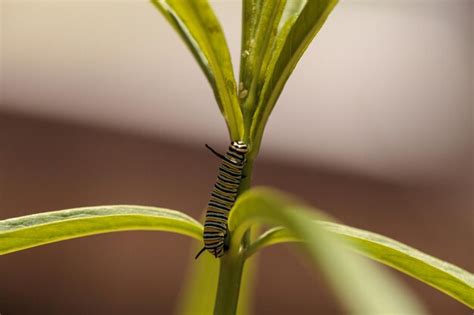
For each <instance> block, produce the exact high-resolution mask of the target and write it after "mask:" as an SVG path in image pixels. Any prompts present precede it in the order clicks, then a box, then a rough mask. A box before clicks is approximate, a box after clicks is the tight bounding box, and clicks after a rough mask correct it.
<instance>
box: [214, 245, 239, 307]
mask: <svg viewBox="0 0 474 315" xmlns="http://www.w3.org/2000/svg"><path fill="white" fill-rule="evenodd" d="M244 263H245V259H244V258H243V256H242V255H240V254H237V255H234V254H233V253H228V254H227V255H224V257H222V258H221V264H220V270H219V282H218V286H217V295H216V304H215V307H214V314H215V315H233V314H236V313H237V306H238V304H239V293H240V284H241V282H242V275H243V270H244Z"/></svg>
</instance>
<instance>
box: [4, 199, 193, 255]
mask: <svg viewBox="0 0 474 315" xmlns="http://www.w3.org/2000/svg"><path fill="white" fill-rule="evenodd" d="M131 230H154V231H167V232H175V233H179V234H183V235H187V236H190V237H192V238H195V239H197V240H201V239H202V225H201V224H200V223H199V222H197V221H196V220H194V219H193V218H191V217H189V216H187V215H186V214H184V213H181V212H178V211H174V210H168V209H163V208H155V207H143V206H126V205H119V206H97V207H86V208H76V209H69V210H60V211H53V212H44V213H39V214H33V215H28V216H24V217H19V218H13V219H8V220H4V221H0V255H3V254H8V253H13V252H16V251H19V250H22V249H27V248H31V247H35V246H39V245H43V244H48V243H53V242H59V241H63V240H68V239H73V238H78V237H83V236H88V235H94V234H101V233H109V232H118V231H131Z"/></svg>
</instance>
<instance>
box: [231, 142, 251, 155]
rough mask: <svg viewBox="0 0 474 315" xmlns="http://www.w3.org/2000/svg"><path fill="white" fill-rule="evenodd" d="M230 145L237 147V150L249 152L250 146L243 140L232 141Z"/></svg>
mask: <svg viewBox="0 0 474 315" xmlns="http://www.w3.org/2000/svg"><path fill="white" fill-rule="evenodd" d="M230 146H231V147H232V148H233V149H235V150H236V151H237V152H240V153H243V154H245V153H247V152H248V151H249V147H248V145H247V144H246V143H245V142H243V141H240V140H239V141H232V143H231V144H230Z"/></svg>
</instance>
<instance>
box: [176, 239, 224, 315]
mask: <svg viewBox="0 0 474 315" xmlns="http://www.w3.org/2000/svg"><path fill="white" fill-rule="evenodd" d="M201 237H202V236H201ZM201 248H202V244H200V246H199V247H195V248H194V251H193V252H192V253H193V256H194V255H196V253H197V252H198V251H199V250H200V249H201ZM218 277H219V259H216V258H215V257H214V256H212V255H211V254H209V253H208V252H207V251H205V252H204V253H203V254H202V255H201V256H200V257H199V259H197V260H194V259H193V260H192V261H191V263H190V265H189V267H188V272H187V277H186V278H185V279H186V283H185V284H184V287H183V289H182V291H181V292H182V293H181V296H180V298H179V303H178V309H177V312H176V314H182V315H188V314H213V312H214V304H215V302H216V292H217V281H218Z"/></svg>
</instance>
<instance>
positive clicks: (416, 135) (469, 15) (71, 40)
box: [0, 0, 474, 180]
mask: <svg viewBox="0 0 474 315" xmlns="http://www.w3.org/2000/svg"><path fill="white" fill-rule="evenodd" d="M213 5H214V7H215V9H216V11H217V13H218V15H219V17H220V19H221V22H222V24H223V26H224V29H225V32H226V35H227V37H228V41H229V46H230V49H231V52H232V56H233V61H234V66H235V68H237V66H238V55H239V45H240V43H239V41H240V23H241V21H240V1H214V2H213ZM1 6H2V13H1V14H2V16H1V27H2V28H1V40H2V46H1V67H2V68H1V76H2V78H1V79H2V83H1V85H2V92H3V93H2V99H1V102H0V110H1V109H7V110H16V111H23V112H28V113H34V114H39V115H47V116H54V117H58V118H63V119H68V120H77V121H83V122H87V123H90V124H105V125H107V126H111V127H117V128H123V129H128V130H132V131H135V132H141V133H148V134H155V135H159V136H162V137H171V138H176V139H178V140H182V141H188V142H190V141H197V142H200V143H204V142H208V143H209V142H210V143H215V142H221V143H224V142H227V136H226V127H225V126H224V123H223V119H222V118H221V117H220V113H219V111H218V109H217V106H216V104H215V102H214V99H213V94H212V92H211V89H210V88H209V87H208V84H207V81H206V80H205V79H204V76H203V75H202V73H201V72H200V69H199V68H198V66H197V64H196V63H195V62H194V60H193V59H192V56H191V54H190V53H189V52H188V50H187V49H186V48H185V46H184V45H183V43H182V42H181V41H180V39H179V37H178V36H177V35H176V34H175V33H174V31H173V30H172V29H171V27H169V25H167V23H166V22H165V20H164V19H163V17H162V16H161V15H160V14H159V13H158V12H157V11H156V10H155V9H154V8H153V7H152V6H151V5H150V4H149V3H148V2H147V1H98V0H97V1H42V0H36V1H23V0H3V1H2V2H1ZM473 7H474V1H470V0H465V1H464V0H446V1H443V0H440V1H436V0H423V1H422V0H420V1H405V0H385V1H382V0H366V1H349V0H347V1H344V0H342V1H341V3H340V4H339V5H338V6H337V7H336V9H335V11H334V12H333V14H332V15H331V16H330V18H329V19H328V22H327V23H326V25H325V26H324V27H323V29H322V30H321V32H320V34H319V35H318V36H317V38H316V40H315V41H314V42H313V43H312V45H311V46H310V47H309V49H308V52H307V53H306V54H305V56H304V57H303V58H302V60H301V62H300V64H299V65H298V67H297V68H296V70H295V72H294V73H293V75H292V77H291V78H290V80H289V81H288V83H287V86H286V89H285V91H284V92H283V94H282V95H281V97H280V100H279V102H278V104H277V106H276V108H275V111H274V113H273V115H272V117H271V119H270V121H269V125H268V128H267V130H266V134H265V138H264V142H263V147H262V154H263V155H268V154H275V155H277V156H278V155H280V156H282V157H284V158H288V159H293V160H294V161H297V162H298V161H299V162H305V163H315V164H320V165H321V164H322V165H328V166H334V167H340V168H346V169H352V170H356V171H358V172H363V173H366V174H369V175H372V176H382V177H387V178H392V179H407V178H411V179H416V178H431V179H433V178H439V179H440V180H441V179H442V178H443V177H444V175H445V174H448V173H452V171H453V170H455V169H456V167H457V165H458V164H459V163H461V162H462V161H463V160H464V159H465V158H466V156H468V154H469V152H470V151H469V150H470V147H471V143H470V142H471V140H472V107H473V98H474V95H473V90H474V87H473V77H474V75H473V73H474V68H473V67H474V66H473V58H474V57H473V56H474V47H473V43H474V27H473V20H474V8H473Z"/></svg>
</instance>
